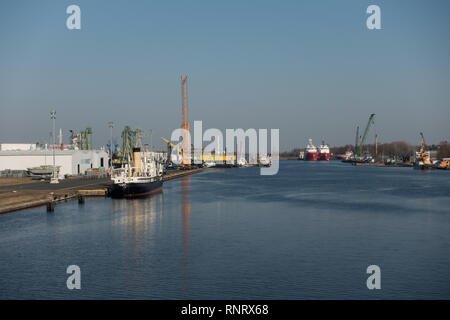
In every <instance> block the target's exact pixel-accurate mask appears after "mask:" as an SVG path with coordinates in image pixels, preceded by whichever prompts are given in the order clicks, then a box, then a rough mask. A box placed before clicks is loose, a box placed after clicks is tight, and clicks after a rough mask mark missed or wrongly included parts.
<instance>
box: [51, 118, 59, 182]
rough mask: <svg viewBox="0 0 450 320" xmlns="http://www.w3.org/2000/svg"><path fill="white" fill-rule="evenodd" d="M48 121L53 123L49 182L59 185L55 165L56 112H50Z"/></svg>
mask: <svg viewBox="0 0 450 320" xmlns="http://www.w3.org/2000/svg"><path fill="white" fill-rule="evenodd" d="M50 119H51V120H52V121H53V133H52V136H53V177H52V178H51V180H50V183H59V181H58V177H57V176H56V163H55V145H56V140H55V139H56V137H55V120H56V111H55V110H53V111H50Z"/></svg>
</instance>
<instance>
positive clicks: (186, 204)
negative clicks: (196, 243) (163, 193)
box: [181, 176, 191, 289]
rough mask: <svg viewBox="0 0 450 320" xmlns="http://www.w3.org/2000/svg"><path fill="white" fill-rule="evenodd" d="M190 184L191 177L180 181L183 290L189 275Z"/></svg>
mask: <svg viewBox="0 0 450 320" xmlns="http://www.w3.org/2000/svg"><path fill="white" fill-rule="evenodd" d="M190 184H191V177H190V176H185V177H183V178H182V179H181V223H182V248H183V252H182V256H181V269H182V270H183V279H184V286H185V289H186V287H187V283H186V282H187V279H188V276H189V275H188V273H189V228H190V227H189V222H190V215H191V200H190V196H189V193H190V190H189V189H190Z"/></svg>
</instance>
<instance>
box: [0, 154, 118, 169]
mask: <svg viewBox="0 0 450 320" xmlns="http://www.w3.org/2000/svg"><path fill="white" fill-rule="evenodd" d="M52 152H53V151H52V150H48V149H47V150H33V151H0V171H2V170H6V169H10V170H27V168H32V167H39V166H41V165H53V153H52ZM55 164H56V166H60V169H59V173H60V175H61V176H64V175H66V174H68V175H77V174H85V172H86V170H87V169H90V168H101V167H103V168H105V170H107V169H108V167H109V166H108V164H109V155H108V153H107V152H106V151H104V150H55Z"/></svg>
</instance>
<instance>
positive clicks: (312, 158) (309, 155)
mask: <svg viewBox="0 0 450 320" xmlns="http://www.w3.org/2000/svg"><path fill="white" fill-rule="evenodd" d="M305 160H306V161H317V152H307V153H306V157H305Z"/></svg>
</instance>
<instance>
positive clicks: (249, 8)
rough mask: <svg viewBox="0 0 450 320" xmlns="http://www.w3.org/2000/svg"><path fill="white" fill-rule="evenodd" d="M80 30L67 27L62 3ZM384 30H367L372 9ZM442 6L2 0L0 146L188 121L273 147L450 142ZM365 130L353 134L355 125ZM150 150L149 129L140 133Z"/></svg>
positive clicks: (158, 131)
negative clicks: (370, 123)
mask: <svg viewBox="0 0 450 320" xmlns="http://www.w3.org/2000/svg"><path fill="white" fill-rule="evenodd" d="M72 4H75V5H78V6H79V7H80V9H81V30H69V29H67V27H66V19H67V18H68V16H69V15H68V14H67V13H66V8H67V7H68V6H69V5H72ZM372 4H375V5H378V6H379V7H380V8H381V27H382V29H381V30H369V29H368V28H367V27H366V19H367V18H368V17H369V14H367V13H366V9H367V7H368V6H369V5H372ZM449 11H450V1H447V0H442V1H437V0H431V1H414V0H410V1H408V0H396V1H379V0H371V1H364V0H348V1H336V0H334V1H331V0H329V1H328V0H327V1H326V0H304V1H300V0H295V1H291V0H282V1H275V0H271V1H267V0H258V1H256V0H255V1H251V0H227V1H218V0H208V1H205V0H191V1H177V0H173V1H163V0H160V1H138V0H134V1H103V0H95V1H92V0H90V1H75V0H71V1H65V0H54V1H50V0H42V1H31V0H29V1H21V0H14V1H13V0H5V1H1V2H0V143H11V142H30V143H32V142H33V143H34V142H37V141H48V140H49V133H50V131H51V128H52V124H51V120H50V114H49V112H50V110H52V109H55V110H56V116H57V119H56V127H57V128H62V129H63V134H64V142H65V143H68V142H69V140H68V136H69V130H75V131H78V130H82V129H84V128H86V127H87V126H91V127H92V128H93V142H94V145H95V146H101V145H105V144H106V143H108V139H109V129H108V122H109V121H114V123H115V128H114V134H113V135H114V137H115V140H116V139H119V138H120V132H121V130H122V129H123V127H124V126H125V125H130V126H132V127H133V128H135V127H139V128H142V129H144V130H147V132H148V131H149V130H150V129H151V130H152V143H153V145H155V146H158V147H159V146H162V145H165V143H164V141H162V140H161V139H160V138H159V137H160V136H164V137H170V134H171V132H172V130H174V129H175V128H179V127H180V126H181V119H182V118H181V117H182V115H181V82H180V76H181V75H187V76H188V99H189V121H190V124H191V126H192V125H193V121H194V120H202V121H203V128H204V130H206V129H208V128H219V129H221V130H225V128H243V129H248V128H255V129H258V128H266V129H271V128H272V129H275V128H276V129H279V130H280V151H287V150H291V149H293V148H300V147H302V148H303V147H304V146H305V145H306V143H307V139H308V138H312V139H313V142H315V143H316V144H319V143H320V142H321V140H325V141H326V142H327V143H328V144H330V145H345V144H353V143H354V141H355V131H356V126H357V125H359V126H360V127H361V128H363V127H364V126H365V125H366V123H367V120H368V117H369V115H370V114H371V113H375V114H376V117H375V125H374V127H373V128H372V129H371V131H370V133H369V138H368V142H372V143H373V140H374V135H375V134H377V135H378V137H379V141H380V142H389V141H399V140H404V141H407V142H408V143H411V144H417V143H418V141H419V132H423V133H424V135H425V139H426V142H427V143H430V144H431V143H439V142H440V141H442V140H450V125H449V120H450V105H449V104H450V59H449V58H450V19H448V14H449ZM361 130H362V129H361ZM144 142H146V143H149V142H150V138H149V134H147V136H146V137H145V141H144Z"/></svg>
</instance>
